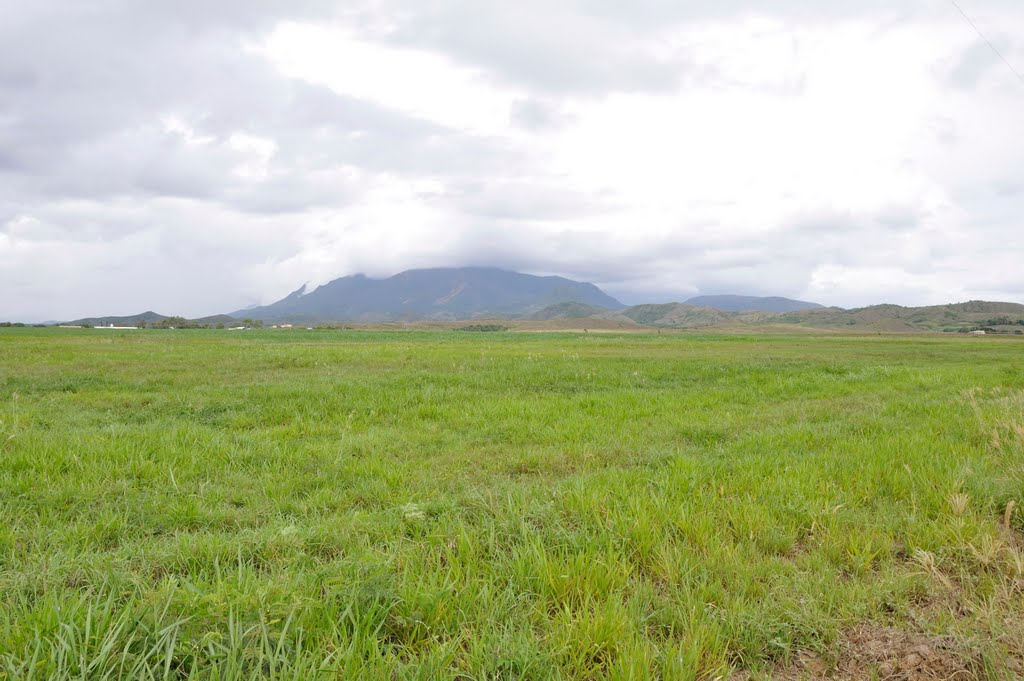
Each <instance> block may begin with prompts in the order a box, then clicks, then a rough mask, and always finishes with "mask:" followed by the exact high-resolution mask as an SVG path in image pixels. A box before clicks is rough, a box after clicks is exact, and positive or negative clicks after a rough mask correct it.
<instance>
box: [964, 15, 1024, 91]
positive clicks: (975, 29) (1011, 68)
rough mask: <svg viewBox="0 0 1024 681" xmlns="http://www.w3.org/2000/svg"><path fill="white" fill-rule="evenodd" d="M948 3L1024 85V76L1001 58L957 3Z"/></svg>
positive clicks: (994, 47) (1006, 60)
mask: <svg viewBox="0 0 1024 681" xmlns="http://www.w3.org/2000/svg"><path fill="white" fill-rule="evenodd" d="M949 1H950V2H952V3H953V7H956V8H957V11H959V12H960V14H961V15H963V18H964V19H966V20H967V23H968V24H970V25H971V28H973V29H974V32H975V33H977V34H978V35H979V36H981V39H982V40H984V41H985V42H986V43H988V46H989V47H991V48H992V51H993V52H995V53H996V55H997V56H998V57H999V58H1000V59H1002V60H1003V63H1004V64H1006V66H1007V67H1009V69H1010V70H1011V71H1013V75H1015V76H1017V78H1019V79H1020V82H1022V83H1024V75H1021V73H1020V71H1018V70H1017V69H1015V68H1014V67H1013V64H1011V63H1010V60H1009V59H1007V58H1006V57H1004V56H1003V53H1002V52H1000V51H999V48H997V47H996V46H995V45H993V44H992V41H991V40H989V39H988V38H986V37H985V34H984V33H982V32H981V29H980V28H978V25H977V24H975V23H974V21H973V20H972V19H971V18H970V17H969V16H967V12H965V11H964V10H963V8H962V7H961V6H960V5H959V4H958V3H957V1H956V0H949Z"/></svg>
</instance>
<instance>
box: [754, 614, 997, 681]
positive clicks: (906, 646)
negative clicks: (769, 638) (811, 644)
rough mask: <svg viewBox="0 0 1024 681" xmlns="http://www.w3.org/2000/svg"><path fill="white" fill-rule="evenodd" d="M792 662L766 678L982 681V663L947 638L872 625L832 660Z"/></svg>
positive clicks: (806, 656) (812, 657)
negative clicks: (977, 680) (975, 680)
mask: <svg viewBox="0 0 1024 681" xmlns="http://www.w3.org/2000/svg"><path fill="white" fill-rule="evenodd" d="M797 658H798V659H797V660H796V662H794V663H793V664H791V665H789V666H787V667H784V668H780V669H777V670H775V671H774V672H773V673H772V675H771V677H770V678H772V679H779V680H781V681H797V680H798V679H834V680H836V681H862V680H863V681H867V680H873V679H883V680H885V679H888V680H891V681H938V680H942V681H969V680H973V679H981V678H982V675H981V674H982V666H981V661H980V660H979V659H978V658H977V657H976V656H974V655H973V654H972V653H971V651H969V650H967V649H965V648H964V647H963V646H962V645H960V644H958V643H956V642H955V641H954V640H953V639H951V638H947V637H943V636H929V635H927V634H920V633H914V632H908V631H902V630H900V629H894V628H891V627H880V626H874V625H866V626H862V627H858V628H857V629H854V630H853V631H852V632H850V633H849V634H847V635H846V636H845V637H844V639H843V642H842V644H841V646H840V648H839V650H838V657H837V659H835V660H828V659H826V658H824V657H822V656H819V655H816V654H814V653H801V654H800V655H798V656H797ZM738 678H740V679H752V678H753V677H751V676H749V675H743V676H739V677H738Z"/></svg>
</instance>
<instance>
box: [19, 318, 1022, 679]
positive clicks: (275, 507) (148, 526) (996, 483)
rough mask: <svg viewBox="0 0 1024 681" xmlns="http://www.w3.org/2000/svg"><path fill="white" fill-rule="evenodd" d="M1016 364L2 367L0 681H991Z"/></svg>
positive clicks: (710, 340) (409, 341) (173, 357)
mask: <svg viewBox="0 0 1024 681" xmlns="http://www.w3.org/2000/svg"><path fill="white" fill-rule="evenodd" d="M1010 502H1016V503H1017V504H1019V505H1020V504H1022V502H1024V343H1021V342H1014V340H1013V339H994V338H993V339H971V338H961V337H956V338H938V337H914V338H911V337H904V338H896V337H846V336H830V337H808V336H799V337H781V336H758V337H742V336H702V335H667V334H665V335H605V334H587V335H580V334H521V333H505V334H467V333H458V332H451V333H426V332H360V331H333V332H327V331H316V332H309V331H305V330H302V331H294V332H287V331H284V332H282V331H266V332H253V331H248V332H245V333H244V334H241V333H230V334H229V333H227V332H215V331H210V332H205V331H140V332H128V333H119V332H107V331H102V332H101V331H88V330H83V331H66V330H62V331H55V330H30V329H25V330H21V329H12V330H3V331H0V679H5V678H9V679H113V678H133V679H134V678H158V679H182V678H192V679H221V680H223V679H256V678H274V679H286V678H287V679H308V678H314V677H317V675H318V674H320V675H321V677H322V678H353V679H355V678H365V679H381V678H393V679H445V678H459V679H549V678H552V679H595V678H611V679H646V678H664V679H688V678H689V679H697V678H714V677H716V676H722V677H725V676H727V675H728V674H729V673H730V672H731V671H733V670H740V669H743V670H751V671H753V672H754V673H755V674H758V673H768V672H769V671H770V670H771V669H773V668H775V667H776V666H778V665H784V664H786V663H787V662H789V661H792V660H793V658H794V656H795V655H796V653H797V652H798V651H816V652H818V653H820V654H822V655H826V656H827V655H832V654H834V652H835V650H836V647H837V645H838V643H839V641H840V640H841V637H842V635H843V633H844V632H845V631H848V630H850V629H851V628H853V627H855V626H857V625H858V624H860V623H864V622H876V623H880V624H885V625H889V626H894V627H899V628H904V629H908V630H914V631H922V632H930V633H942V634H950V635H952V636H955V637H956V638H957V639H958V640H960V641H962V642H963V644H964V646H965V648H970V649H972V650H976V651H979V652H980V655H981V656H982V658H983V660H984V664H985V669H986V670H987V673H988V674H989V675H990V676H991V677H992V678H1010V677H1011V675H1010V673H1009V672H1008V671H1007V667H1006V664H1007V661H1008V660H1010V659H1011V658H1012V657H1014V656H1020V655H1021V654H1022V653H1024V631H1022V630H1024V623H1022V622H1021V619H1022V618H1021V617H1020V613H1021V612H1024V596H1022V591H1024V574H1022V573H1024V552H1022V546H1024V543H1022V541H1021V530H1022V528H1024V516H1022V514H1021V512H1020V510H1019V508H1020V506H1018V507H1017V509H1016V510H1015V509H1013V508H1010V510H1009V512H1007V506H1008V504H1009V503H1010Z"/></svg>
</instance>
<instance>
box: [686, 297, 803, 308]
mask: <svg viewBox="0 0 1024 681" xmlns="http://www.w3.org/2000/svg"><path fill="white" fill-rule="evenodd" d="M686 304H687V305H696V306H697V307H713V308H715V309H716V310H725V311H726V312H750V311H757V312H797V311H799V310H807V309H814V308H820V307H823V306H822V305H819V304H818V303H808V302H806V301H803V300H793V299H792V298H780V297H778V296H770V297H767V298H759V297H757V296H733V295H724V296H697V297H696V298H690V299H689V300H687V301H686Z"/></svg>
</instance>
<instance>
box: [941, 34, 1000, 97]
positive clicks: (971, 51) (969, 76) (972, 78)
mask: <svg viewBox="0 0 1024 681" xmlns="http://www.w3.org/2000/svg"><path fill="white" fill-rule="evenodd" d="M999 61H1000V59H999V56H998V55H996V53H995V52H993V51H992V48H991V47H989V45H988V44H987V43H986V42H985V41H984V40H980V39H979V40H977V41H975V42H974V44H973V45H971V46H970V47H968V48H967V49H966V50H964V52H963V54H961V55H960V58H959V60H957V62H956V64H955V65H954V66H953V67H952V68H951V69H950V71H949V75H948V78H949V82H950V83H951V84H952V85H954V86H956V87H960V88H965V89H973V88H975V87H977V85H978V82H979V81H980V80H981V77H982V76H983V75H984V74H985V73H986V72H987V71H988V69H989V68H990V67H992V66H993V65H995V64H996V63H997V62H999Z"/></svg>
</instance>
